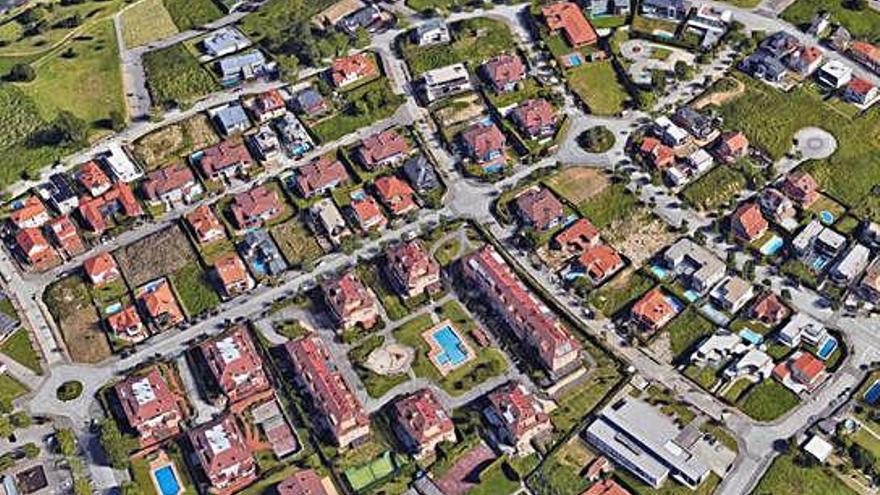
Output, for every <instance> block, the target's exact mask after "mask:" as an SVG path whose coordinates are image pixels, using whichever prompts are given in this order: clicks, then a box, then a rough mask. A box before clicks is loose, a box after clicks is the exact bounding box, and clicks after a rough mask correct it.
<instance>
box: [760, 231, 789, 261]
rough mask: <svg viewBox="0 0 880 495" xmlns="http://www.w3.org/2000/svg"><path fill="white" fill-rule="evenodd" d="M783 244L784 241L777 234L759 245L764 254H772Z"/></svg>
mask: <svg viewBox="0 0 880 495" xmlns="http://www.w3.org/2000/svg"><path fill="white" fill-rule="evenodd" d="M783 245H785V241H783V240H782V238H781V237H779V236H778V235H774V236H773V237H772V238H771V239H770V240H769V241H767V242H765V243H764V245H763V246H761V249H760V251H761V254H763V255H764V256H773V255H775V254H776V253H778V252H779V250H780V249H782V246H783Z"/></svg>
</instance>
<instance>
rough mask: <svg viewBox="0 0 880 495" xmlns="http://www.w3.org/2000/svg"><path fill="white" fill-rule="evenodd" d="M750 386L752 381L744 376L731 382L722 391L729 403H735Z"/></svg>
mask: <svg viewBox="0 0 880 495" xmlns="http://www.w3.org/2000/svg"><path fill="white" fill-rule="evenodd" d="M751 386H752V382H751V381H749V380H746V379H745V378H740V379H739V380H737V381H735V382H733V384H732V385H730V387H729V388H728V389H727V391H726V392H724V398H725V399H727V401H728V402H730V403H731V404H736V403H737V401H739V399H740V398H741V397H742V395H743V393H744V392H745V391H746V390H747V389H748V388H749V387H751Z"/></svg>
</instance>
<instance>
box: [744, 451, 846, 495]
mask: <svg viewBox="0 0 880 495" xmlns="http://www.w3.org/2000/svg"><path fill="white" fill-rule="evenodd" d="M754 493H755V494H756V495H763V494H765V493H768V494H769V493H797V494H798V495H855V493H856V492H855V491H853V490H851V489H850V488H849V487H847V486H846V485H845V484H844V483H843V482H842V481H841V480H840V479H838V478H837V476H835V475H834V473H832V472H831V468H826V467H822V466H813V467H809V468H806V467H801V466H799V465H798V464H796V463H795V459H794V456H793V455H791V454H785V455H781V456H779V457H777V458H776V459H775V460H774V461H773V464H771V465H770V469H768V470H767V473H766V474H765V475H764V477H763V478H761V481H760V482H759V483H758V486H757V488H755V492H754Z"/></svg>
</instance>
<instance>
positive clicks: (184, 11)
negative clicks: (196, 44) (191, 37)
mask: <svg viewBox="0 0 880 495" xmlns="http://www.w3.org/2000/svg"><path fill="white" fill-rule="evenodd" d="M164 3H165V9H166V10H167V11H168V14H169V17H170V18H171V19H172V20H173V22H174V24H176V25H177V28H178V29H179V30H181V31H187V30H190V29H192V28H194V27H198V26H202V25H204V24H207V23H209V22H212V21H216V20H217V19H219V18H221V17H223V11H222V10H220V7H218V6H217V4H216V3H214V2H213V1H212V0H164Z"/></svg>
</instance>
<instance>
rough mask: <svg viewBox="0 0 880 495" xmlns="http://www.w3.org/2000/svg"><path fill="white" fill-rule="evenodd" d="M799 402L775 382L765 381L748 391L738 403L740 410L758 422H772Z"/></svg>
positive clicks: (792, 394) (793, 395)
mask: <svg viewBox="0 0 880 495" xmlns="http://www.w3.org/2000/svg"><path fill="white" fill-rule="evenodd" d="M799 402H800V401H799V400H798V397H797V396H796V395H795V394H794V393H793V392H792V391H790V390H788V389H787V388H785V387H784V386H782V385H781V384H779V383H778V382H776V381H775V380H771V379H767V380H764V381H763V382H761V383H759V384H758V385H755V386H754V387H752V388H751V389H750V390H749V392H748V393H747V394H746V396H745V397H744V398H743V399H742V400H741V402H740V409H741V410H742V412H744V413H746V414H748V415H749V416H751V417H752V418H754V419H756V420H758V421H772V420H774V419H776V418H778V417H780V416H782V415H783V414H785V413H786V412H788V411H789V410H790V409H791V408H793V407H795V406H797V405H798V403H799Z"/></svg>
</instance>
